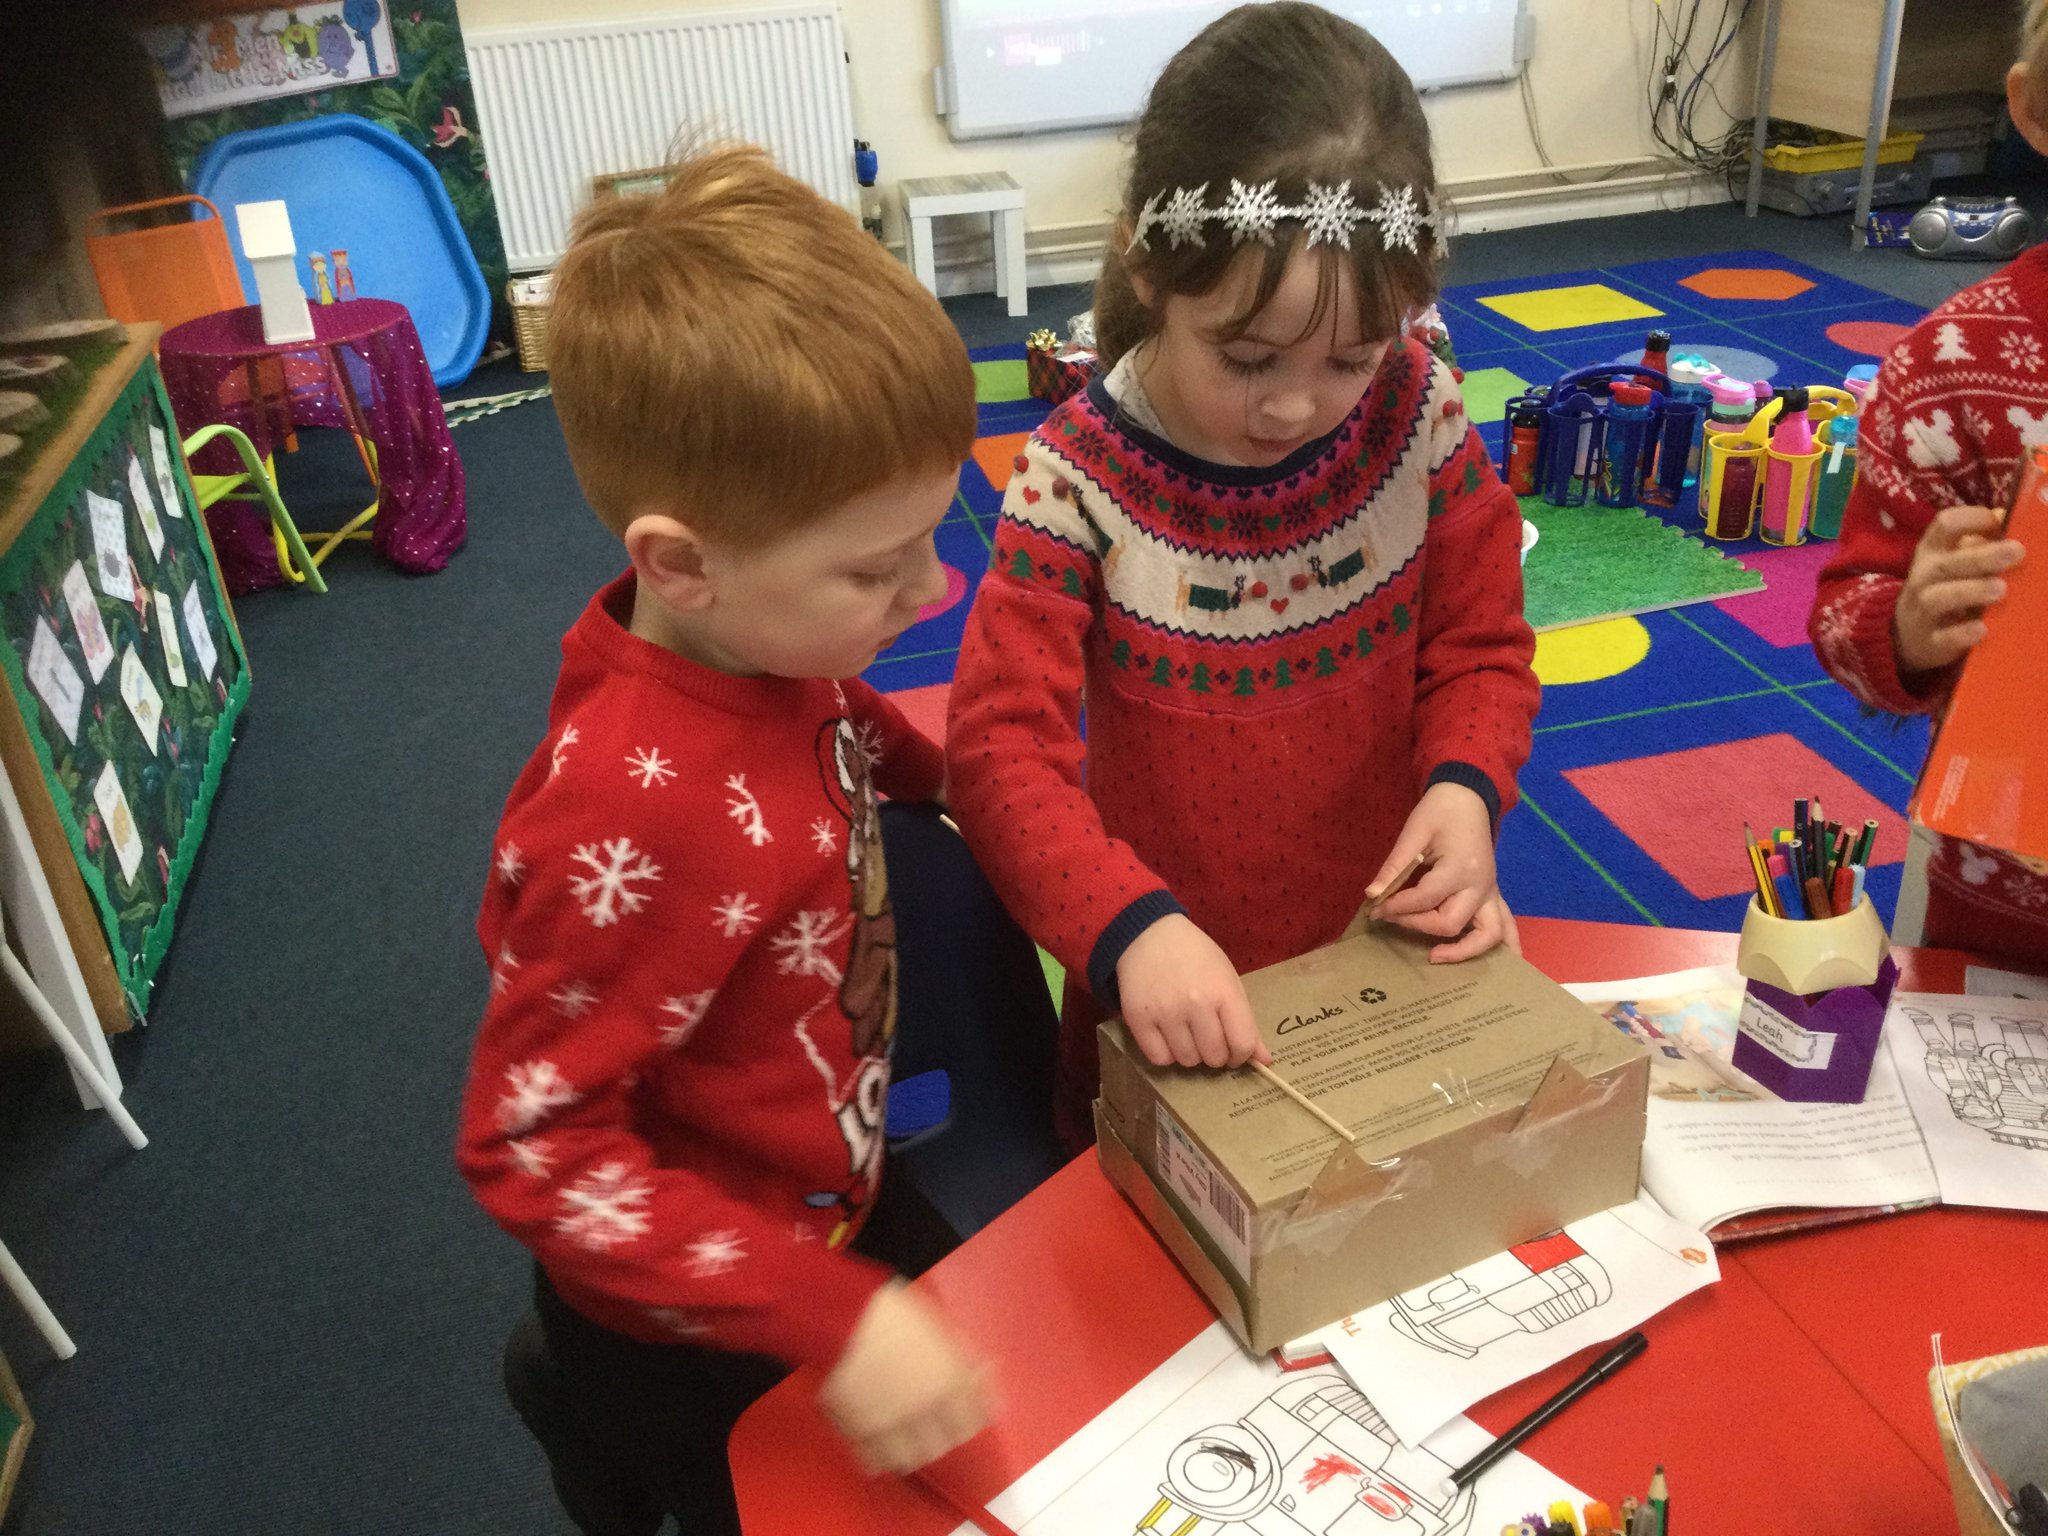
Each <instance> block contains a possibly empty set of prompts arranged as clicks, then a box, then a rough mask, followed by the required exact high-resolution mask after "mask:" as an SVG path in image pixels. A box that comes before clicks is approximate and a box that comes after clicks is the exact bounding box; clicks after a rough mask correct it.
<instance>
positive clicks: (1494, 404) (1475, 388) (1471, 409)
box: [1458, 368, 1529, 427]
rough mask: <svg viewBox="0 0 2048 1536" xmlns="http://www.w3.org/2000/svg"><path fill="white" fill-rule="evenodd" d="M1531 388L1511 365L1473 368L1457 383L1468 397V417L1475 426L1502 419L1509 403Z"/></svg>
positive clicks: (1466, 403)
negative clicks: (1508, 366)
mask: <svg viewBox="0 0 2048 1536" xmlns="http://www.w3.org/2000/svg"><path fill="white" fill-rule="evenodd" d="M1528 387H1529V381H1528V380H1527V379H1525V378H1523V377H1522V376H1521V375H1520V374H1519V373H1516V372H1515V371H1514V370H1513V369H1512V368H1474V369H1473V370H1472V371H1471V372H1470V373H1468V374H1466V375H1465V382H1464V383H1463V384H1461V385H1459V386H1458V388H1459V389H1460V390H1461V391H1463V393H1464V396H1465V416H1466V419H1467V420H1469V421H1470V422H1471V423H1472V424H1473V425H1474V426H1478V427H1483V426H1485V425H1486V424H1487V423H1488V422H1490V421H1499V420H1500V419H1501V417H1502V415H1503V414H1504V413H1505V412H1506V410H1507V405H1508V402H1509V401H1510V400H1512V399H1514V398H1515V396H1517V395H1519V394H1521V393H1522V392H1523V391H1525V390H1527V389H1528Z"/></svg>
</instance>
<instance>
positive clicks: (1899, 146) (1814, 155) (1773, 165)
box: [1764, 130, 1927, 176]
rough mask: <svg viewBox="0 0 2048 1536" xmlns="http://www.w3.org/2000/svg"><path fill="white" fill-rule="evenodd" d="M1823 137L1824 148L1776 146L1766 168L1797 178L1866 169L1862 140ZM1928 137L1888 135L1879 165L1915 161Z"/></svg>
mask: <svg viewBox="0 0 2048 1536" xmlns="http://www.w3.org/2000/svg"><path fill="white" fill-rule="evenodd" d="M1823 137H1824V138H1825V140H1826V142H1824V143H1820V144H1773V145H1771V146H1770V148H1768V149H1766V150H1765V151H1764V165H1765V167H1766V168H1767V169H1770V170H1773V171H1785V172H1788V173H1790V174H1792V175H1795V176H1812V175H1815V174H1817V173H1819V172H1822V171H1861V170H1862V169H1863V144H1864V141H1863V140H1862V139H1850V138H1843V137H1842V136H1841V135H1839V134H1827V135H1824V136H1823ZM1926 137H1927V135H1926V134H1924V133H1916V132H1913V131H1911V130H1903V131H1901V132H1898V133H1894V134H1888V135H1887V136H1886V137H1885V138H1884V140H1883V141H1882V142H1881V143H1879V145H1878V146H1877V163H1878V164H1879V165H1897V164H1899V163H1900V162H1901V161H1905V160H1910V159H1912V158H1913V156H1914V155H1916V154H1918V153H1919V151H1920V141H1921V140H1922V139H1924V138H1926Z"/></svg>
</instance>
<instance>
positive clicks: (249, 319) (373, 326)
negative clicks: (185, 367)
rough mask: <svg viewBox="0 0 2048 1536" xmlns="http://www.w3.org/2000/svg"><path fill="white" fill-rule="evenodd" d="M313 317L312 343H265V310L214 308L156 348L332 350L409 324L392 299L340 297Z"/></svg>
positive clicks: (198, 353)
mask: <svg viewBox="0 0 2048 1536" xmlns="http://www.w3.org/2000/svg"><path fill="white" fill-rule="evenodd" d="M308 308H309V310H310V311H311V313H312V316H313V339H312V340H310V341H279V342H268V341H265V340H264V339H263V310H262V307H261V306H260V305H256V304H244V305H243V306H242V307H241V308H240V309H223V310H217V311H216V312H214V313H213V314H210V315H201V316H200V317H199V318H198V319H196V320H187V321H186V322H185V323H184V324H183V325H179V326H173V327H172V328H171V329H170V330H168V331H165V332H164V335H163V340H162V341H161V342H159V343H158V344H157V345H158V350H159V351H161V352H165V353H169V354H170V355H171V356H173V357H262V356H264V355H266V354H269V353H273V352H292V351H298V350H301V349H304V348H309V347H331V346H338V345H341V344H343V343H345V342H351V341H360V340H361V339H363V338H364V337H366V336H370V335H374V334H375V333H376V332H378V331H381V330H383V329H384V328H385V327H386V326H390V325H395V324H397V323H398V322H399V321H401V320H403V321H404V322H406V324H408V325H410V324H411V323H412V316H411V315H410V314H409V313H407V311H406V307H405V306H404V305H403V304H400V303H398V302H397V301H396V300H394V299H344V300H342V301H341V302H339V303H336V304H313V305H309V306H308Z"/></svg>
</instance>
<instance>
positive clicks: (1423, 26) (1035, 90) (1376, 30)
mask: <svg viewBox="0 0 2048 1536" xmlns="http://www.w3.org/2000/svg"><path fill="white" fill-rule="evenodd" d="M1328 4H1329V9H1331V10H1333V11H1335V12H1336V13H1337V14H1338V15H1340V16H1348V17H1349V18H1351V20H1353V21H1355V22H1357V23H1358V24H1359V25H1360V26H1362V27H1364V28H1365V29H1366V30H1367V31H1369V32H1371V33H1372V34H1373V36H1375V37H1377V38H1378V39H1379V40H1380V41H1381V42H1383V43H1385V44H1386V45H1387V48H1388V51H1389V52H1391V53H1392V54H1393V55H1394V57H1395V58H1397V59H1399V60H1400V61H1401V65H1402V67H1403V68H1405V69H1406V70H1407V71H1408V73H1409V74H1410V75H1411V76H1412V77H1413V78H1414V80H1415V84H1416V85H1417V86H1418V87H1419V88H1421V89H1423V90H1433V89H1436V88H1437V87H1440V86H1447V85H1477V84H1481V83H1485V82H1490V81H1497V80H1511V79H1513V78H1514V77H1515V75H1516V74H1517V73H1519V71H1520V70H1521V67H1522V61H1523V60H1524V59H1525V58H1527V57H1528V48H1527V31H1526V27H1525V21H1524V15H1523V6H1524V4H1525V0H1328ZM1230 8H1231V7H1230V4H1228V3H1218V0H939V10H940V19H941V22H942V26H943V31H944V33H945V62H944V63H943V64H941V65H940V66H939V69H938V71H937V78H936V81H935V84H936V94H937V101H938V110H939V113H940V115H941V116H943V117H944V118H945V119H946V125H947V129H948V131H949V132H950V133H951V134H952V136H953V137H954V138H956V139H982V138H993V137H996V136H999V135H1006V134H1018V133H1043V132H1049V131H1052V130H1055V129H1061V128H1088V127H1099V126H1101V125H1103V124H1108V123H1123V122H1129V121H1130V120H1131V119H1133V118H1135V117H1136V116H1137V115H1138V111H1139V109H1140V108H1141V107H1142V106H1143V105H1144V102H1145V93H1146V91H1148V90H1149V89H1150V88H1151V85H1152V81H1153V79H1154V77H1156V76H1157V75H1158V73H1159V71H1160V70H1161V69H1162V68H1163V67H1164V66H1165V64H1166V61H1167V60H1168V59H1169V58H1171V57H1172V56H1173V54H1174V52H1175V50H1177V49H1178V48H1179V47H1180V46H1181V45H1182V44H1183V43H1185V42H1186V41H1187V40H1188V39H1189V38H1191V37H1193V36H1194V35H1195V34H1196V33H1197V32H1199V31H1201V30H1202V28H1203V27H1205V26H1207V25H1208V24H1209V23H1210V22H1212V21H1214V20H1215V19H1216V18H1217V17H1218V16H1221V15H1222V14H1223V13H1224V12H1225V11H1227V10H1229V9H1230Z"/></svg>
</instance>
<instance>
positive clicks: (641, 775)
mask: <svg viewBox="0 0 2048 1536" xmlns="http://www.w3.org/2000/svg"><path fill="white" fill-rule="evenodd" d="M675 776H676V771H675V769H674V768H672V767H671V766H669V759H667V758H665V757H663V756H662V755H661V752H660V749H659V748H656V747H640V748H637V749H636V750H634V751H632V752H629V753H627V754H626V777H627V778H629V779H638V780H639V781H640V787H641V788H642V789H663V788H666V787H667V785H668V781H669V780H670V779H672V778H674V777H675Z"/></svg>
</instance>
